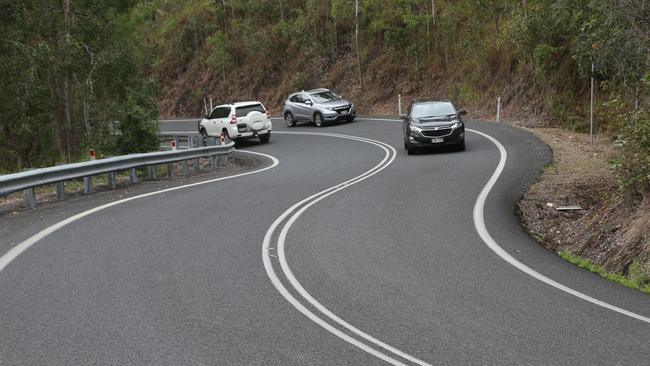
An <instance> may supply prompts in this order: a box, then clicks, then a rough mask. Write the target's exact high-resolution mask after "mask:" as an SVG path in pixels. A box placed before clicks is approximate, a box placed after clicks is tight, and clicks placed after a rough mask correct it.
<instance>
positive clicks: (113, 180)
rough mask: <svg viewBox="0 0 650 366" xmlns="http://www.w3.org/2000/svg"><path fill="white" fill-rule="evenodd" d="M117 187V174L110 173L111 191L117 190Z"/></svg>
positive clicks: (109, 184)
mask: <svg viewBox="0 0 650 366" xmlns="http://www.w3.org/2000/svg"><path fill="white" fill-rule="evenodd" d="M116 186H117V184H116V182H115V172H110V173H108V187H109V188H110V189H115V187H116Z"/></svg>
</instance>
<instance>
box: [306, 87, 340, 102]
mask: <svg viewBox="0 0 650 366" xmlns="http://www.w3.org/2000/svg"><path fill="white" fill-rule="evenodd" d="M310 96H311V99H313V100H314V102H316V103H327V102H331V101H333V100H339V99H341V98H339V96H338V95H336V94H334V93H332V92H331V91H329V90H328V91H324V92H320V93H314V94H310Z"/></svg>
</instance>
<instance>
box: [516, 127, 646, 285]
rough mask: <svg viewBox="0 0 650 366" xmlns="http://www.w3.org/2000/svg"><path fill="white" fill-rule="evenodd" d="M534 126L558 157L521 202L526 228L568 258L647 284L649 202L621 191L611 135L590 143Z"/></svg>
mask: <svg viewBox="0 0 650 366" xmlns="http://www.w3.org/2000/svg"><path fill="white" fill-rule="evenodd" d="M529 131H531V132H532V133H534V134H535V135H537V136H539V137H540V138H541V139H542V140H543V141H544V142H546V143H547V144H548V145H549V146H550V147H551V148H552V150H553V153H554V157H553V163H552V164H551V165H549V166H547V167H546V169H545V171H544V174H543V175H542V177H541V178H540V179H539V181H538V182H537V183H535V184H533V185H532V186H531V187H530V189H529V190H528V192H527V193H526V194H525V195H524V197H523V199H522V200H521V201H520V202H519V211H520V214H521V220H522V224H523V225H524V227H525V228H526V229H527V230H528V231H529V232H530V234H531V235H532V236H533V237H534V238H535V239H536V240H537V241H538V242H539V243H540V244H542V245H543V246H545V247H546V248H548V249H549V250H551V251H553V252H555V253H562V255H563V257H566V254H568V255H571V256H573V255H575V256H576V257H577V258H580V260H582V259H585V260H586V261H588V262H590V263H593V264H594V265H595V266H596V267H598V268H600V269H601V270H602V271H606V272H613V273H616V274H620V275H623V276H626V277H627V278H629V279H632V280H633V283H634V284H635V285H634V284H633V285H632V286H630V284H627V285H628V286H630V287H637V288H644V287H645V286H647V285H648V284H649V283H650V265H649V263H650V202H648V200H647V199H645V200H641V201H639V200H631V199H629V198H625V197H622V195H621V194H620V192H619V189H618V184H617V181H616V178H615V176H614V174H613V173H612V171H611V169H610V160H611V159H612V157H613V156H614V154H615V151H614V147H613V142H612V140H611V139H610V138H608V137H606V136H596V138H595V140H594V144H592V145H591V144H589V136H588V135H587V134H581V133H575V132H571V131H567V130H562V129H558V128H533V129H529ZM571 206H574V207H571ZM576 206H577V207H576ZM574 262H576V261H574ZM576 264H579V263H577V262H576ZM592 270H593V269H592Z"/></svg>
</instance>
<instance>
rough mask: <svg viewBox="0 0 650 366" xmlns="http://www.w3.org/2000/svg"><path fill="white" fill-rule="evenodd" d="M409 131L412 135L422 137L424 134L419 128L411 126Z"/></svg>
mask: <svg viewBox="0 0 650 366" xmlns="http://www.w3.org/2000/svg"><path fill="white" fill-rule="evenodd" d="M409 131H411V134H412V135H420V134H421V133H422V129H421V128H420V127H417V126H413V125H409Z"/></svg>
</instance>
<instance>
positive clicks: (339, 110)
mask: <svg viewBox="0 0 650 366" xmlns="http://www.w3.org/2000/svg"><path fill="white" fill-rule="evenodd" d="M336 111H337V112H338V113H339V114H347V113H348V111H349V109H348V108H344V109H338V110H336Z"/></svg>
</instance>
